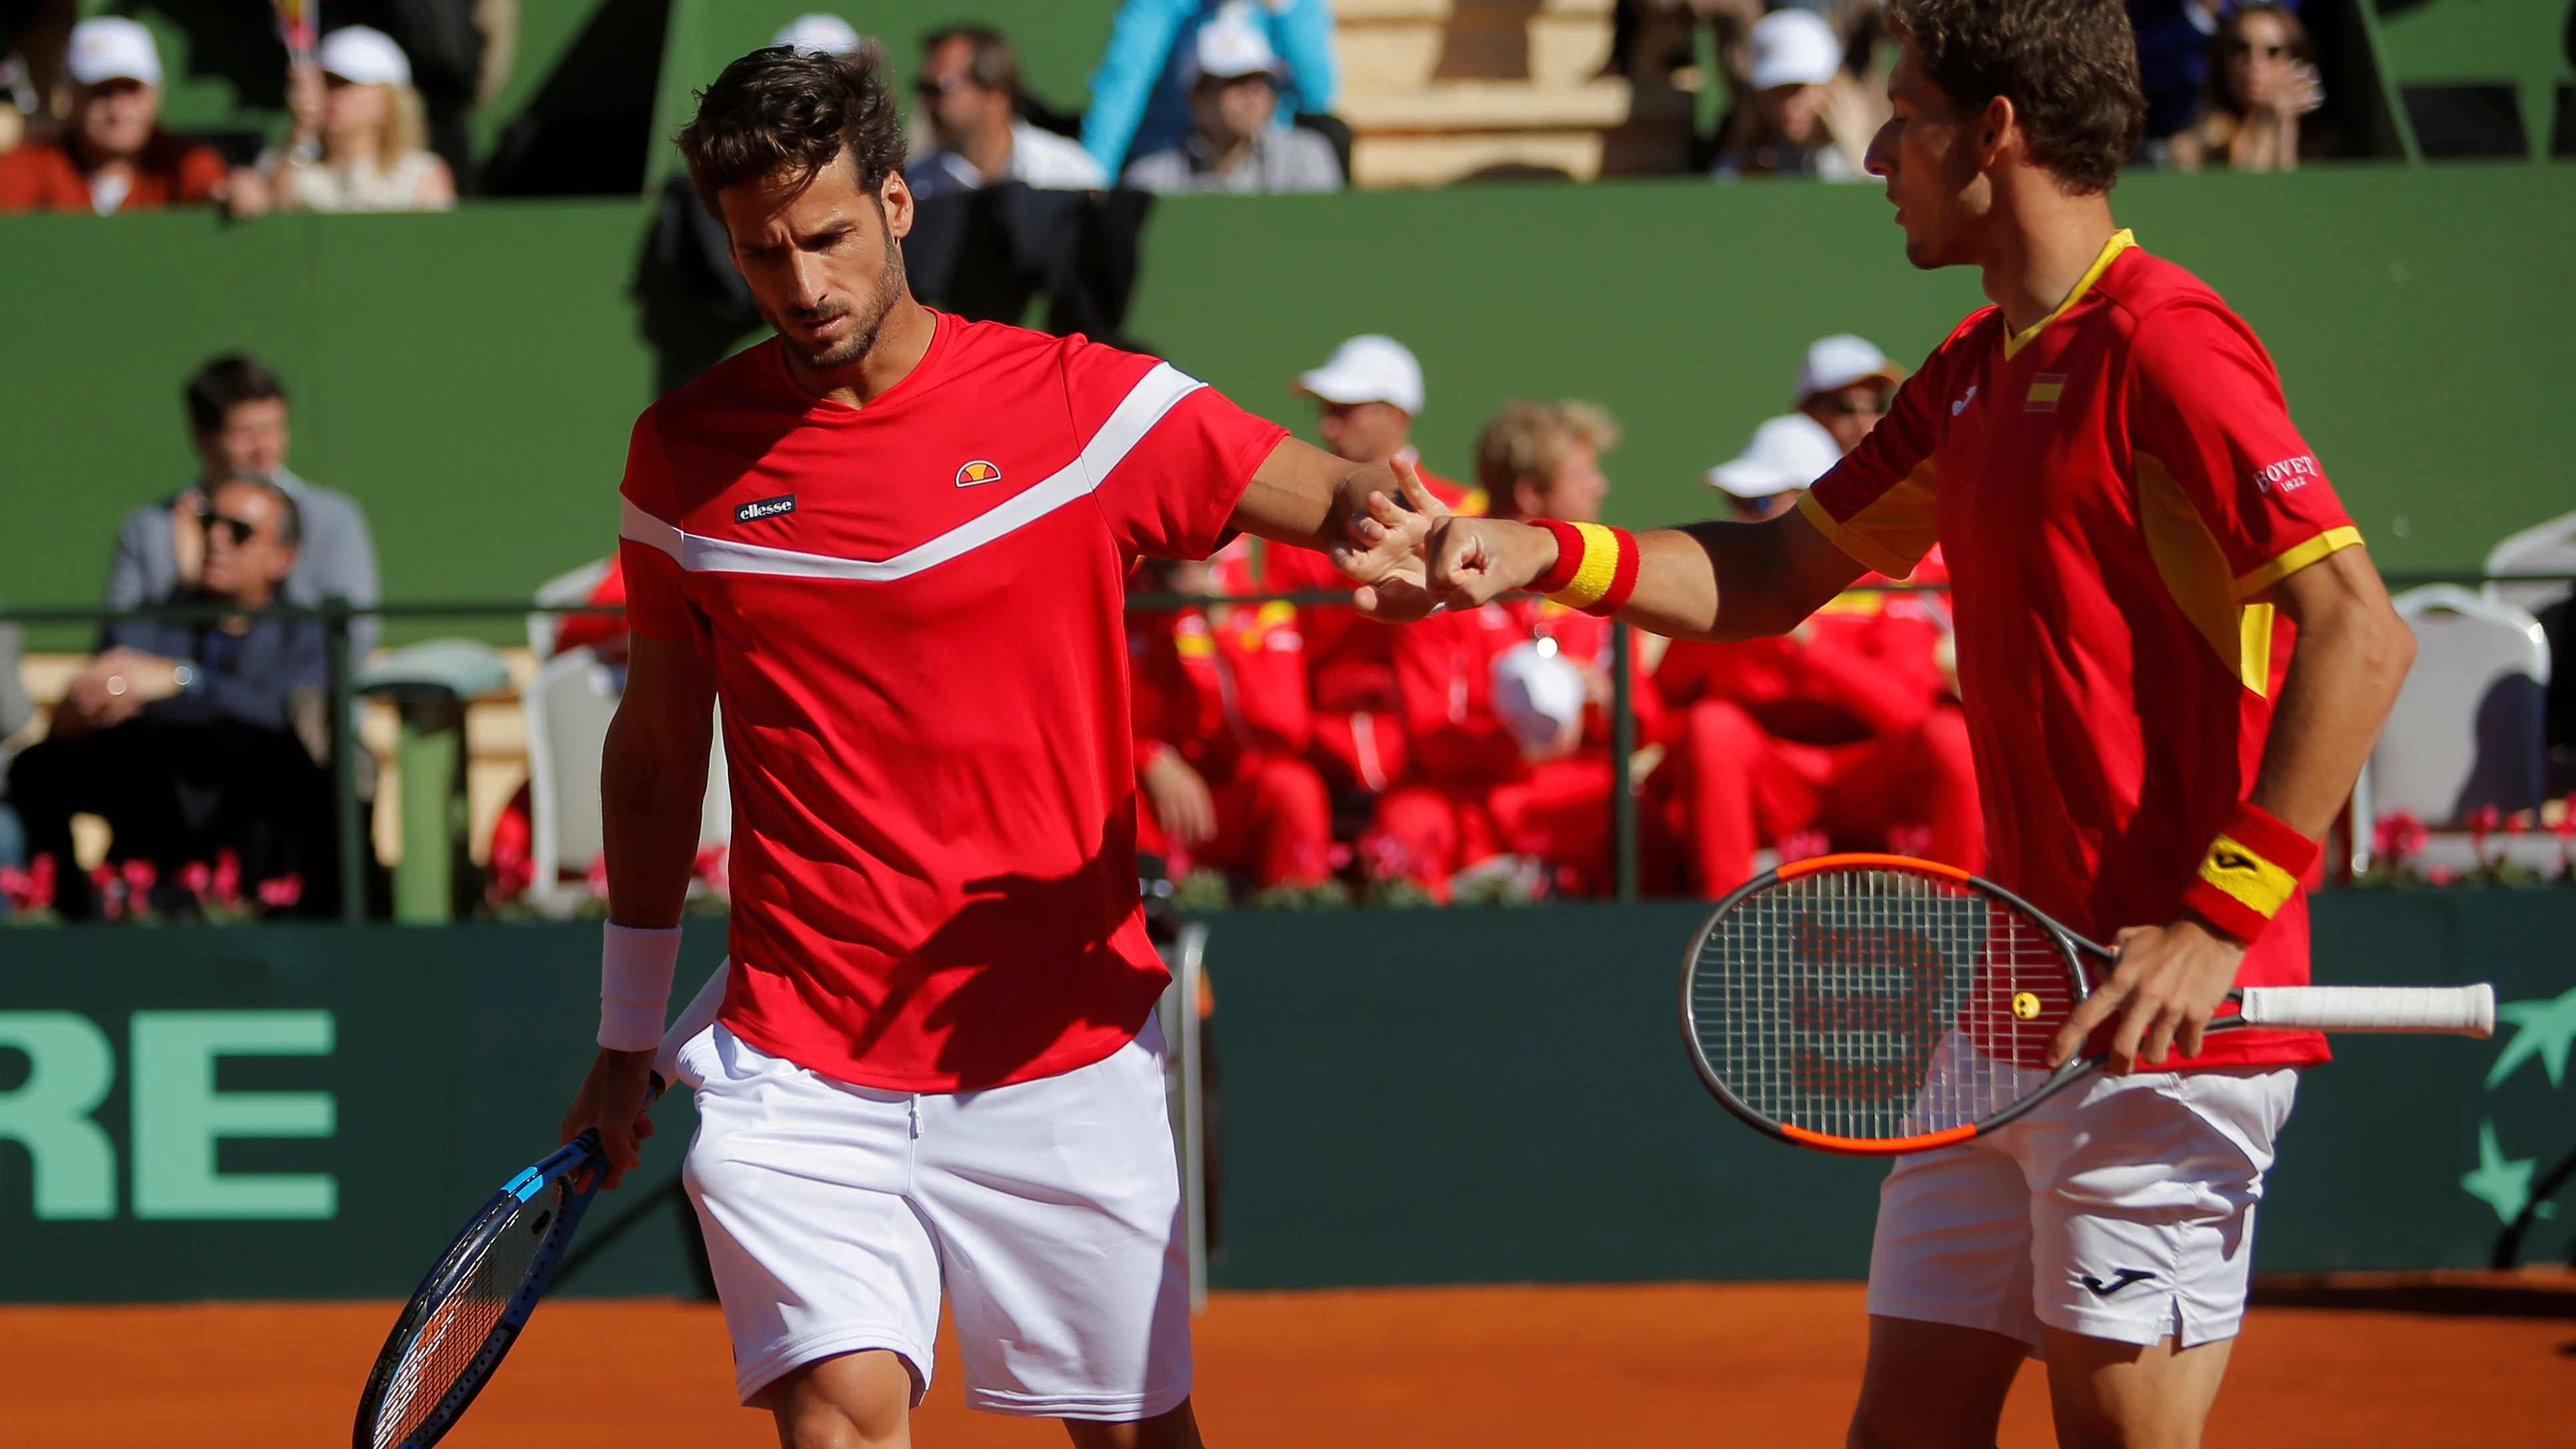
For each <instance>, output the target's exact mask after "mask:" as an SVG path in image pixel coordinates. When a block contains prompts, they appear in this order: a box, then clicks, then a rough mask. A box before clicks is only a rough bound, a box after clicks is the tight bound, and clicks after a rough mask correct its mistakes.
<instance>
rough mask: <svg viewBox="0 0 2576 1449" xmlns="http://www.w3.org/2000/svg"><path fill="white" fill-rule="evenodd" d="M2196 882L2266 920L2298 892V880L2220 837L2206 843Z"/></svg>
mask: <svg viewBox="0 0 2576 1449" xmlns="http://www.w3.org/2000/svg"><path fill="white" fill-rule="evenodd" d="M2200 878H2201V879H2202V880H2205V881H2207V882H2209V883H2210V884H2211V885H2213V886H2216V887H2217V888H2218V889H2220V890H2222V891H2225V892H2226V893H2227V894H2228V896H2229V897H2230V898H2231V899H2233V900H2234V901H2236V902H2237V903H2238V904H2239V905H2242V906H2244V907H2245V908H2246V909H2248V910H2251V911H2255V912H2257V913H2259V914H2261V915H2263V916H2264V917H2266V918H2269V917H2271V916H2274V915H2277V914H2279V913H2280V910H2281V907H2283V906H2285V905H2287V904H2289V900H2290V896H2291V893H2292V892H2295V891H2296V890H2298V888H2299V880H2298V877H2296V876H2294V875H2292V874H2290V873H2289V872H2288V871H2286V870H2283V869H2281V868H2280V867H2279V866H2277V865H2274V864H2273V863H2272V862H2271V861H2270V860H2267V859H2265V858H2264V856H2263V855H2262V853H2261V852H2259V851H2257V850H2255V849H2254V847H2252V846H2250V845H2247V844H2246V843H2245V842H2244V841H2241V840H2239V839H2237V838H2236V837H2235V836H2233V835H2221V836H2219V837H2218V838H2217V839H2216V840H2213V841H2211V842H2210V843H2209V853H2208V854H2207V855H2205V856H2203V857H2201V862H2200Z"/></svg>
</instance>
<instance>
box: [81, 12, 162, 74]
mask: <svg viewBox="0 0 2576 1449" xmlns="http://www.w3.org/2000/svg"><path fill="white" fill-rule="evenodd" d="M63 59H64V68H65V69H67V70H69V71H70V72H71V73H72V79H73V80H75V81H78V82H79V83H81V84H82V85H85V86H94V85H97V84H99V83H100V82H102V81H112V80H130V81H141V82H143V83H144V84H145V85H147V86H157V85H159V84H161V47H160V46H158V45H156V44H154V43H153V41H152V32H151V31H149V30H146V29H144V28H143V23H142V22H141V21H139V20H128V19H126V18H125V17H124V16H122V15H101V16H97V17H95V18H93V19H89V20H84V21H82V22H81V23H80V24H78V25H75V26H73V27H72V43H71V49H70V51H69V52H68V53H67V54H66V55H65V56H64V58H63Z"/></svg>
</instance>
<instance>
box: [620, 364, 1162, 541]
mask: <svg viewBox="0 0 2576 1449" xmlns="http://www.w3.org/2000/svg"><path fill="white" fill-rule="evenodd" d="M1205 386H1207V384H1206V383H1203V382H1201V381H1199V380H1198V379H1197V378H1194V377H1192V376H1190V375H1189V374H1188V373H1185V372H1182V371H1181V370H1180V369H1179V368H1176V367H1174V366H1172V365H1171V364H1170V363H1168V362H1161V363H1156V364H1155V365H1154V369H1153V370H1152V371H1151V372H1148V373H1146V374H1145V375H1144V376H1143V377H1141V378H1139V379H1137V381H1136V385H1135V386H1134V387H1132V388H1130V389H1128V391H1127V396H1126V397H1125V398H1123V399H1121V400H1120V401H1119V404H1118V406H1117V407H1116V408H1115V409H1114V410H1112V411H1111V413H1110V414H1109V420H1108V421H1107V422H1105V423H1102V424H1101V425H1100V431H1099V432H1096V433H1094V434H1092V435H1091V441H1090V442H1087V443H1085V444H1083V445H1082V452H1081V454H1080V455H1079V456H1077V457H1076V458H1075V459H1074V460H1073V461H1072V462H1070V463H1068V464H1066V465H1065V466H1064V467H1062V468H1059V469H1057V470H1056V471H1055V472H1054V473H1052V474H1050V475H1049V476H1048V477H1047V478H1046V479H1045V480H1043V481H1041V482H1040V483H1038V484H1037V485H1036V486H1035V487H1032V488H1030V489H1028V490H1026V491H1025V492H1021V493H1018V494H1015V495H1013V496H1012V497H1010V498H1007V499H1004V500H1003V501H1002V502H1001V503H1000V504H998V505H996V506H995V507H993V508H991V509H989V510H987V511H986V512H984V513H982V514H980V515H978V516H976V517H975V518H972V519H969V520H968V521H966V522H964V523H961V524H959V525H958V526H957V527H955V528H952V529H950V530H949V531H948V532H946V533H943V534H941V535H940V536H938V537H937V538H934V539H931V540H930V541H929V542H927V543H922V544H917V545H915V546H913V547H911V548H908V549H906V550H904V551H903V552H902V553H899V554H897V555H895V556H894V557H893V558H890V559H885V560H882V561H874V560H869V559H855V558H834V557H832V556H831V555H829V554H820V553H800V552H797V551H796V550H794V549H785V548H769V547H766V546H764V545H761V544H756V543H742V542H738V541H736V540H733V539H729V538H709V537H706V536H705V535H703V534H695V533H685V532H682V531H681V530H680V529H678V528H675V527H673V526H671V525H670V524H668V523H665V522H663V521H662V520H661V519H658V518H655V517H654V516H653V515H652V514H649V513H647V512H645V511H644V510H643V509H641V508H638V507H636V506H635V504H634V503H633V502H632V501H631V500H627V499H623V498H621V499H620V500H619V502H620V503H621V504H622V505H623V508H622V511H621V513H620V516H619V519H618V525H617V536H618V537H620V538H631V539H633V540H635V541H636V542H637V543H640V544H643V545H645V546H646V547H648V548H656V549H659V550H661V551H662V552H664V553H666V554H669V555H670V556H671V557H672V559H673V560H675V561H676V562H678V564H679V565H680V567H681V568H682V569H685V570H687V571H689V572H691V573H720V574H770V575H775V576H778V577H781V578H799V579H849V580H855V581H858V582H861V583H872V584H881V583H892V582H893V581H895V580H897V579H905V578H910V577H911V576H913V575H914V574H917V573H920V572H922V571H923V570H925V569H929V568H934V567H936V566H938V565H940V564H943V563H946V562H948V561H949V560H950V559H953V558H956V557H958V556H959V555H961V554H965V553H968V552H971V551H973V550H975V549H978V548H981V547H983V546H984V545H985V544H988V543H991V542H992V541H993V540H995V539H997V538H1000V537H1002V536H1003V535H1005V534H1008V533H1011V532H1013V531H1015V530H1017V529H1021V528H1024V527H1026V526H1028V525H1029V524H1031V523H1035V522H1036V521H1037V520H1039V519H1041V518H1044V517H1045V516H1046V515H1048V514H1050V513H1053V512H1054V511H1056V510H1057V509H1059V508H1062V507H1063V506H1064V505H1066V504H1068V503H1071V502H1073V501H1074V500H1075V499H1078V498H1085V497H1088V496H1090V495H1091V494H1092V493H1093V492H1094V491H1096V490H1097V489H1098V488H1099V487H1100V484H1101V481H1102V480H1103V479H1105V478H1107V477H1108V476H1109V474H1110V472H1111V470H1113V469H1115V468H1116V467H1117V466H1118V465H1119V463H1121V462H1123V461H1124V460H1125V459H1126V457H1127V455H1128V454H1129V453H1130V452H1132V451H1134V450H1135V447H1136V445H1137V444H1138V443H1141V442H1143V441H1144V440H1145V435H1146V434H1147V433H1150V432H1152V431H1153V430H1154V425H1155V424H1157V423H1159V422H1161V421H1162V420H1163V418H1164V417H1165V416H1166V415H1167V414H1169V413H1170V412H1171V410H1172V409H1173V408H1175V407H1178V406H1179V405H1180V402H1181V399H1183V398H1185V397H1188V396H1189V395H1190V394H1191V393H1194V392H1196V391H1198V390H1199V389H1200V388H1203V387H1205Z"/></svg>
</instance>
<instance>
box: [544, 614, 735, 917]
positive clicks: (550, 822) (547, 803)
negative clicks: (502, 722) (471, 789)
mask: <svg viewBox="0 0 2576 1449" xmlns="http://www.w3.org/2000/svg"><path fill="white" fill-rule="evenodd" d="M624 683H625V681H624V678H623V677H622V676H621V675H620V674H619V673H618V671H616V670H614V669H611V668H610V667H608V666H607V665H605V664H602V663H600V662H599V658H598V656H597V655H595V654H593V653H592V652H591V651H590V650H589V649H588V648H581V649H568V650H566V651H564V652H563V653H561V654H558V655H556V656H554V657H553V658H551V659H548V660H547V661H546V662H545V663H543V664H541V665H539V666H538V667H537V673H536V677H535V678H533V679H531V680H529V681H528V688H527V692H526V693H525V694H524V695H522V696H521V698H520V708H521V709H522V710H523V711H525V713H526V717H527V732H528V827H529V829H528V834H529V849H528V856H529V868H530V876H531V879H530V881H529V884H528V901H529V903H530V904H531V905H534V906H535V907H537V909H539V910H541V911H547V912H550V913H557V914H567V915H568V914H570V913H571V912H572V911H573V910H574V909H575V908H576V907H577V906H578V905H579V904H580V903H581V901H582V899H583V898H584V897H585V896H586V895H587V894H588V891H587V890H586V889H584V888H582V887H579V886H574V885H568V884H566V883H565V882H564V881H563V880H562V879H561V877H562V875H563V873H564V872H565V871H566V870H571V871H574V872H576V873H580V872H586V871H588V870H589V868H590V863H591V862H592V861H594V860H597V859H598V858H599V849H600V842H601V840H602V838H603V830H602V825H601V821H600V809H599V761H600V755H601V752H602V750H603V748H604V747H605V746H606V744H607V742H608V723H609V721H610V720H612V719H614V718H616V716H617V703H618V701H619V700H620V699H621V698H623V697H624V695H623V685H624ZM732 838H733V794H732V790H731V788H730V786H729V782H728V781H727V778H726V775H725V755H724V720H723V718H722V715H721V714H719V715H718V717H717V720H716V730H715V743H714V745H713V746H712V747H711V748H710V751H709V757H708V760H707V793H706V800H705V803H704V804H703V805H702V806H700V808H699V815H698V846H699V848H700V849H704V848H706V847H707V846H710V845H723V844H726V843H728V842H730V841H731V840H732Z"/></svg>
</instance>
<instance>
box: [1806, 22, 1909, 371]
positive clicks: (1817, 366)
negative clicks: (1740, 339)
mask: <svg viewBox="0 0 2576 1449" xmlns="http://www.w3.org/2000/svg"><path fill="white" fill-rule="evenodd" d="M1781 13H1782V14H1784V15H1785V14H1788V13H1789V12H1787V11H1782V12H1781ZM1871 378H1883V379H1885V380H1886V381H1888V382H1890V383H1899V382H1903V381H1904V380H1905V373H1904V370H1903V369H1901V368H1899V367H1898V366H1897V365H1896V364H1895V363H1893V362H1890V361H1888V360H1887V354H1886V353H1884V352H1881V351H1879V350H1878V349H1877V348H1876V347H1874V346H1872V345H1871V344H1870V341H1869V339H1868V338H1866V337H1855V336H1853V335H1852V334H1851V333H1849V332H1837V333H1835V334H1834V335H1833V336H1831V337H1823V338H1819V339H1817V341H1816V343H1815V345H1814V346H1812V347H1809V348H1808V349H1807V357H1806V360H1805V361H1804V362H1801V363H1799V364H1798V401H1800V402H1802V403H1803V402H1805V401H1806V400H1807V399H1809V398H1811V397H1814V396H1815V395H1816V394H1818V393H1820V392H1832V391H1833V390H1834V389H1835V388H1838V387H1849V386H1851V385H1852V384H1853V383H1856V382H1867V381H1869V380H1870V379H1871Z"/></svg>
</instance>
